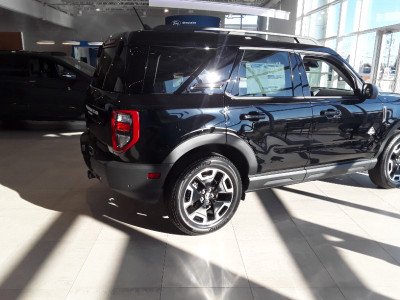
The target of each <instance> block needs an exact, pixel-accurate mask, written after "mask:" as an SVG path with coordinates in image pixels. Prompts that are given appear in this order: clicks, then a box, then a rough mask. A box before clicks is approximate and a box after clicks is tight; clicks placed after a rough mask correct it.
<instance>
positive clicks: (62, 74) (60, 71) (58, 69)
mask: <svg viewBox="0 0 400 300" xmlns="http://www.w3.org/2000/svg"><path fill="white" fill-rule="evenodd" d="M54 67H55V76H56V77H59V78H67V79H73V78H76V74H75V73H74V72H73V71H71V70H70V69H69V68H67V67H65V66H63V65H60V64H55V66H54Z"/></svg>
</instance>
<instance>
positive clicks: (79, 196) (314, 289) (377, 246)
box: [0, 122, 400, 300]
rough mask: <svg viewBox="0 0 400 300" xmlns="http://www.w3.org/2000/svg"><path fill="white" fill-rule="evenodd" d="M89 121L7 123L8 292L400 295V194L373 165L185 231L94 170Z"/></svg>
mask: <svg viewBox="0 0 400 300" xmlns="http://www.w3.org/2000/svg"><path fill="white" fill-rule="evenodd" d="M83 128H84V124H83V123H81V122H45V123H39V122H23V123H20V124H19V125H18V126H17V127H14V128H5V127H4V125H3V127H2V128H1V129H0V245H1V247H0V299H1V300H8V299H29V300H31V299H40V300H46V299H49V300H50V299H51V300H54V299H72V300H75V299H84V300H90V299H94V300H102V299H110V300H114V299H144V300H152V299H163V300H164V299H171V300H180V299H182V300H186V299H193V300H197V299H206V300H214V299H224V300H225V299H229V300H236V299H237V300H247V299H257V300H259V299H268V300H269V299H285V300H286V299H296V300H297V299H329V300H330V299H332V300H333V299H335V300H336V299H338V300H339V299H349V300H350V299H351V300H355V299H360V300H365V299H371V300H379V299H385V300H388V299H400V192H399V191H398V190H381V189H377V188H376V187H375V186H374V185H373V184H372V183H371V182H370V180H369V178H368V176H367V175H366V174H354V175H350V176H344V177H338V178H332V179H327V180H323V181H316V182H309V183H304V184H297V185H291V186H286V187H283V188H277V189H271V190H266V191H261V192H257V193H251V194H248V195H247V198H246V200H245V201H244V202H242V203H241V204H240V206H239V210H238V212H237V213H236V215H235V217H234V218H233V220H232V221H231V222H230V223H229V224H228V225H227V226H225V227H224V228H223V229H222V230H220V231H218V232H216V233H214V234H209V235H205V236H199V237H189V236H183V235H180V234H179V233H178V232H177V231H176V230H175V228H174V227H173V226H172V224H171V223H170V221H169V219H167V218H165V215H166V213H165V211H164V209H163V208H162V207H160V206H157V205H145V204H143V203H135V202H134V201H133V200H131V199H128V198H126V197H123V196H121V195H118V194H116V193H114V192H112V191H110V190H109V189H108V188H107V187H106V186H104V185H102V184H101V183H98V182H97V181H95V180H91V181H90V180H88V179H87V178H86V168H85V165H84V163H83V160H82V157H81V154H80V149H79V132H80V131H82V130H83Z"/></svg>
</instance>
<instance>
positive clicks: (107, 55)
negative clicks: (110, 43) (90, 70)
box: [93, 47, 117, 91]
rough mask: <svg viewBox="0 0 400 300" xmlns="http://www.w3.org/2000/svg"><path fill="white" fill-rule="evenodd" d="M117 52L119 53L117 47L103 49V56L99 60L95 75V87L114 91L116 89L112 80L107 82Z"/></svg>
mask: <svg viewBox="0 0 400 300" xmlns="http://www.w3.org/2000/svg"><path fill="white" fill-rule="evenodd" d="M116 52H117V47H107V48H103V50H102V51H101V54H100V56H99V58H98V60H97V67H96V71H95V73H94V81H93V85H94V86H95V87H98V88H104V89H106V90H110V91H114V87H113V86H112V84H111V82H110V79H108V82H107V80H106V79H107V78H106V77H107V75H108V72H109V69H110V66H111V64H112V62H113V60H114V57H115V54H116ZM114 73H115V72H114ZM104 84H105V86H104Z"/></svg>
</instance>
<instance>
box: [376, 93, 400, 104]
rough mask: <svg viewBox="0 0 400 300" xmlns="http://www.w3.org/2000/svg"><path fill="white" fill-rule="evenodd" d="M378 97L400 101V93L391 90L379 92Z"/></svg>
mask: <svg viewBox="0 0 400 300" xmlns="http://www.w3.org/2000/svg"><path fill="white" fill-rule="evenodd" d="M378 98H379V99H381V100H382V101H384V102H393V101H400V94H398V93H390V92H379V94H378Z"/></svg>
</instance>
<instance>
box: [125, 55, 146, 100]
mask: <svg viewBox="0 0 400 300" xmlns="http://www.w3.org/2000/svg"><path fill="white" fill-rule="evenodd" d="M147 55H148V47H132V48H129V50H128V52H127V62H128V65H127V68H126V88H127V91H129V92H130V93H135V94H140V93H141V92H142V89H143V82H144V76H145V73H146V63H147Z"/></svg>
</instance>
